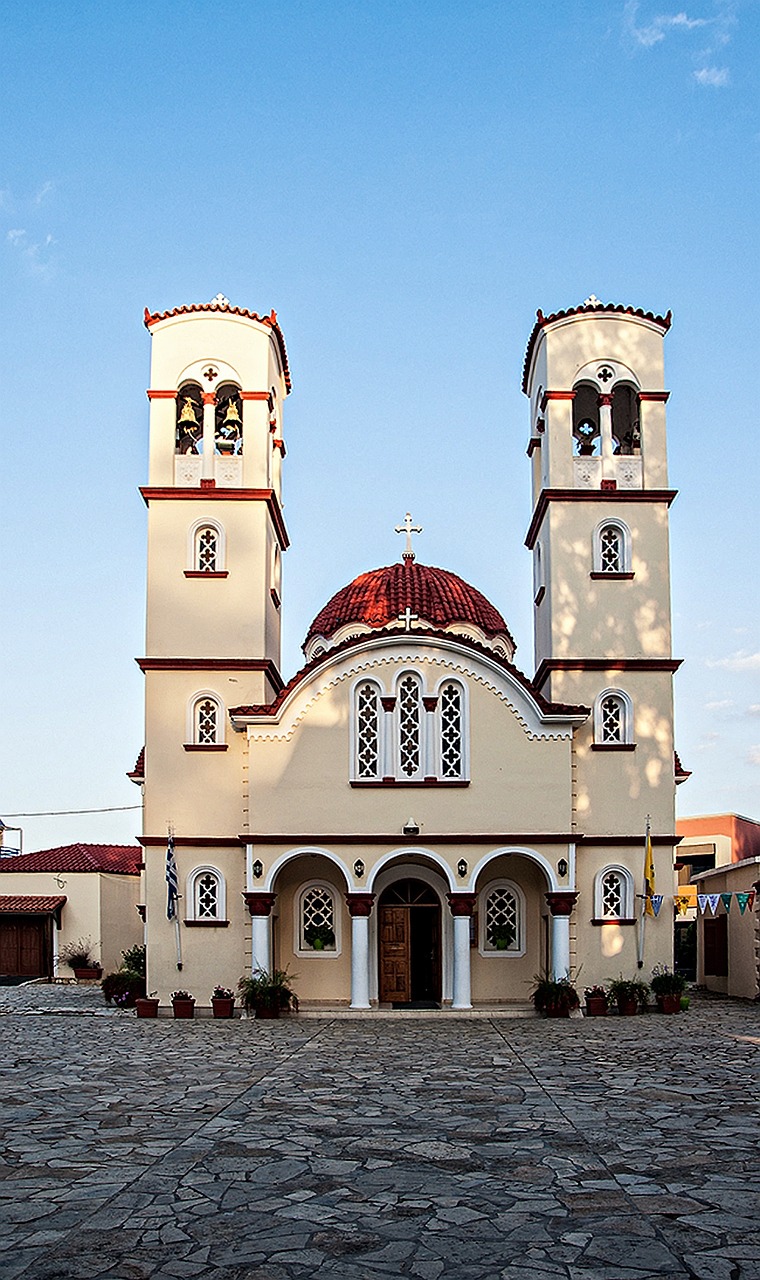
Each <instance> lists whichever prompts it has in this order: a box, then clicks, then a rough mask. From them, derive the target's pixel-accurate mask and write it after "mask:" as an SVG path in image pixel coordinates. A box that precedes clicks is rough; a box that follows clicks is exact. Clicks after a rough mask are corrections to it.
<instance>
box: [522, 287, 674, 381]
mask: <svg viewBox="0 0 760 1280" xmlns="http://www.w3.org/2000/svg"><path fill="white" fill-rule="evenodd" d="M591 315H608V316H610V315H617V316H635V317H636V318H637V319H638V320H650V321H651V322H652V324H656V325H659V326H660V328H661V329H663V330H664V331H665V333H667V331H668V329H669V328H670V325H671V321H672V319H673V312H672V311H668V313H667V315H664V316H657V315H655V314H654V312H653V311H642V309H641V307H624V306H623V304H622V303H620V302H618V303H614V302H592V303H590V304H589V305H588V306H585V305H583V306H580V307H568V308H567V310H566V311H555V312H553V314H552V315H550V316H545V315H544V313H543V311H541V310H540V308H539V310H538V311H537V312H536V323H535V324H534V326H533V332H532V333H531V335H530V337H529V338H528V346H527V349H526V352H525V361H524V363H523V378H522V389H523V392H524V394H525V395H526V396H527V394H528V374H529V373H530V366H531V361H532V360H533V352H534V351H535V349H536V343H537V342H538V338H539V334H540V333H541V330H542V329H545V328H546V326H547V325H548V324H553V323H554V321H555V320H566V319H567V318H568V316H591Z"/></svg>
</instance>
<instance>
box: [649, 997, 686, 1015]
mask: <svg viewBox="0 0 760 1280" xmlns="http://www.w3.org/2000/svg"><path fill="white" fill-rule="evenodd" d="M655 999H656V1001H657V1008H658V1010H659V1012H660V1013H680V1012H681V996H680V994H679V995H669V996H655Z"/></svg>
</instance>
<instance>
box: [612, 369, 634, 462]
mask: <svg viewBox="0 0 760 1280" xmlns="http://www.w3.org/2000/svg"><path fill="white" fill-rule="evenodd" d="M612 444H613V452H614V453H617V454H629V455H630V454H634V453H641V429H640V425H639V396H638V392H637V390H636V388H635V387H633V386H631V384H630V383H628V382H618V383H617V385H616V386H615V388H614V390H613V392H612Z"/></svg>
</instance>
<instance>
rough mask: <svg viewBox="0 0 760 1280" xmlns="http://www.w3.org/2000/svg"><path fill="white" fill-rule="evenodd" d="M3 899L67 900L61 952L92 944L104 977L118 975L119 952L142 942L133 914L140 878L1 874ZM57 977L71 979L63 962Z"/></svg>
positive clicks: (57, 937) (57, 935)
mask: <svg viewBox="0 0 760 1280" xmlns="http://www.w3.org/2000/svg"><path fill="white" fill-rule="evenodd" d="M0 894H11V895H17V894H36V895H43V896H45V897H48V896H53V897H61V896H65V897H66V904H65V906H64V908H63V911H62V913H61V928H60V929H55V932H54V941H55V946H56V950H57V952H60V950H61V948H62V947H64V946H66V945H67V944H68V943H70V942H78V941H79V939H80V938H85V939H86V938H89V939H90V942H91V944H92V945H91V953H92V956H93V958H94V959H95V960H97V961H98V963H100V964H101V965H102V966H103V968H104V970H105V971H106V972H109V971H110V970H111V969H118V967H119V965H120V964H121V952H122V950H125V949H126V948H127V947H132V946H136V945H139V944H140V943H141V942H142V940H143V934H142V924H141V922H140V918H139V916H138V914H137V911H136V910H135V907H136V904H137V902H138V901H139V894H140V877H139V876H116V875H107V874H105V873H103V872H97V871H81V872H80V871H61V872H52V871H14V872H10V871H8V872H3V871H0ZM57 973H58V974H59V976H61V977H63V978H67V977H69V978H70V977H73V973H72V971H71V970H70V969H69V968H68V967H67V966H66V965H64V964H63V962H60V963H59V964H58V968H57Z"/></svg>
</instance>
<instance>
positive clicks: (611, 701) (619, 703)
mask: <svg viewBox="0 0 760 1280" xmlns="http://www.w3.org/2000/svg"><path fill="white" fill-rule="evenodd" d="M600 712H601V731H602V732H601V738H602V742H610V743H614V742H623V740H624V731H625V708H624V706H623V700H622V698H618V697H615V695H614V694H609V695H608V696H607V697H606V698H603V699H602V704H601V708H600Z"/></svg>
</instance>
